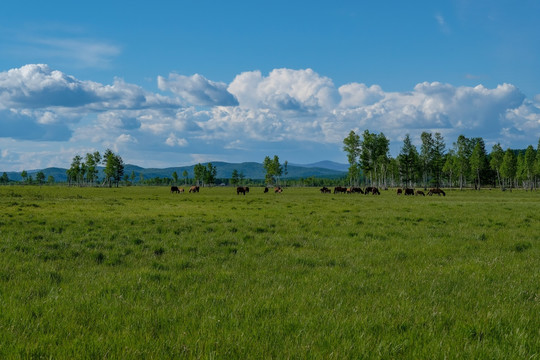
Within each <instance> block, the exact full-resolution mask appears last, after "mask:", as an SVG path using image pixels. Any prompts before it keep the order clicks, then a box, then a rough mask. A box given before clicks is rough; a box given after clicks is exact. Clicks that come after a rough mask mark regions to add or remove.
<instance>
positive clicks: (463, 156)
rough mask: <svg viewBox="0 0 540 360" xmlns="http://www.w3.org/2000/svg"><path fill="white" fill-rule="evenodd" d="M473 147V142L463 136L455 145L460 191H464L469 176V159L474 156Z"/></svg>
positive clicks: (460, 136) (459, 137)
mask: <svg viewBox="0 0 540 360" xmlns="http://www.w3.org/2000/svg"><path fill="white" fill-rule="evenodd" d="M471 145H472V144H471V140H470V139H468V138H466V137H465V136H463V135H459V136H458V139H457V142H456V143H454V149H455V154H456V165H457V171H458V176H459V189H460V190H463V186H464V184H465V181H466V179H467V175H468V174H469V169H470V164H469V159H470V157H471V154H472V148H471Z"/></svg>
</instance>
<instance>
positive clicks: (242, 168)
mask: <svg viewBox="0 0 540 360" xmlns="http://www.w3.org/2000/svg"><path fill="white" fill-rule="evenodd" d="M208 163H212V165H213V166H215V167H216V170H217V175H216V178H217V179H230V178H231V176H232V172H233V170H237V171H238V172H239V173H241V174H243V175H244V178H245V179H253V180H260V179H264V175H265V171H264V167H263V164H262V163H257V162H242V163H228V162H223V161H210V162H205V163H202V165H204V166H207V164H208ZM344 166H345V167H347V165H345V164H339V163H336V162H333V161H328V160H325V161H320V162H316V163H312V164H305V165H302V164H288V166H287V174H283V175H282V178H288V179H298V178H308V177H312V176H315V177H319V178H339V177H343V176H346V175H347V173H346V171H347V170H346V169H345V170H339V169H343V167H344ZM194 167H195V164H193V165H188V166H174V167H166V168H143V167H141V166H138V165H133V164H125V165H124V174H126V175H128V176H130V175H131V174H132V172H134V173H135V181H139V179H140V175H141V174H142V175H143V176H144V178H145V179H152V178H155V177H160V178H172V174H173V172H175V171H176V173H177V174H178V178H179V179H183V178H184V176H183V172H184V171H187V174H188V176H187V177H188V178H193V176H194V172H193V168H194ZM40 171H43V173H44V174H45V179H47V178H48V177H49V176H53V177H54V179H55V181H56V182H65V181H67V175H66V171H67V169H65V168H60V167H49V168H44V169H34V170H27V171H26V172H27V173H28V175H29V176H32V178H34V179H35V175H36V174H37V173H38V172H40ZM6 173H7V175H8V177H9V179H10V180H14V181H20V180H22V177H21V172H15V171H6ZM98 177H99V178H103V167H98Z"/></svg>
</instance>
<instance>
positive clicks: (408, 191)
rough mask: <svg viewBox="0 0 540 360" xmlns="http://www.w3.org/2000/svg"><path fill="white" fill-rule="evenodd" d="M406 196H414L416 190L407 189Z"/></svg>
mask: <svg viewBox="0 0 540 360" xmlns="http://www.w3.org/2000/svg"><path fill="white" fill-rule="evenodd" d="M405 195H414V189H409V188H407V189H405Z"/></svg>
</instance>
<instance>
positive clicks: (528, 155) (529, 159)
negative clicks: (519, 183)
mask: <svg viewBox="0 0 540 360" xmlns="http://www.w3.org/2000/svg"><path fill="white" fill-rule="evenodd" d="M535 162H536V151H534V148H533V147H532V145H529V146H528V147H527V149H526V150H525V172H526V177H527V186H528V187H529V189H530V190H532V189H533V187H534V175H535V173H534V172H535V171H534V170H535V169H534V165H535Z"/></svg>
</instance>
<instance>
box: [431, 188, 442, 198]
mask: <svg viewBox="0 0 540 360" xmlns="http://www.w3.org/2000/svg"><path fill="white" fill-rule="evenodd" d="M427 194H428V195H429V196H431V195H433V194H437V195H439V196H441V194H442V196H446V194H445V193H444V191H443V190H442V189H439V188H433V189H429V191H428V193H427Z"/></svg>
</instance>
